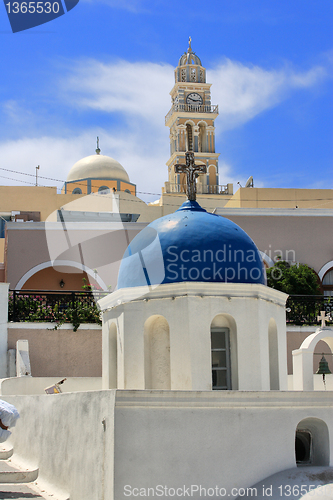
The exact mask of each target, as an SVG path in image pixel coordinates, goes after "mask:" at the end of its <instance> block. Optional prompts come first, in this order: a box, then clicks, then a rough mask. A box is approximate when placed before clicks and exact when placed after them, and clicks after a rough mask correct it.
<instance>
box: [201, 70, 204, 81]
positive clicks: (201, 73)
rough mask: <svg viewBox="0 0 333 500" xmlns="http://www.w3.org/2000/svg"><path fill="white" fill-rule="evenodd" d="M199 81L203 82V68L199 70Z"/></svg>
mask: <svg viewBox="0 0 333 500" xmlns="http://www.w3.org/2000/svg"><path fill="white" fill-rule="evenodd" d="M200 82H201V83H204V72H203V69H201V70H200Z"/></svg>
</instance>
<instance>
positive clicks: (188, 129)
mask: <svg viewBox="0 0 333 500" xmlns="http://www.w3.org/2000/svg"><path fill="white" fill-rule="evenodd" d="M186 146H187V151H193V129H192V125H191V124H190V123H187V124H186Z"/></svg>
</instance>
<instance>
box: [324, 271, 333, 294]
mask: <svg viewBox="0 0 333 500" xmlns="http://www.w3.org/2000/svg"><path fill="white" fill-rule="evenodd" d="M323 292H324V295H329V296H333V269H330V270H329V271H328V272H327V273H326V274H325V276H324V278H323Z"/></svg>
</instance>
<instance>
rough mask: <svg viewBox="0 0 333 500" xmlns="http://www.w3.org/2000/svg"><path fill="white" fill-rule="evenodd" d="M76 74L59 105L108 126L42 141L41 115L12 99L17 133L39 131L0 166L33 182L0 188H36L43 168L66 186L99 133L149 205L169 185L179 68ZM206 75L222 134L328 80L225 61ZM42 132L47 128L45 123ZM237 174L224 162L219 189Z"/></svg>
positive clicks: (86, 66)
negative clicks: (168, 123)
mask: <svg viewBox="0 0 333 500" xmlns="http://www.w3.org/2000/svg"><path fill="white" fill-rule="evenodd" d="M72 68H73V69H72V70H71V73H70V74H69V75H68V76H67V77H66V78H64V79H63V81H62V83H61V90H62V93H61V97H60V98H59V99H61V100H62V101H63V100H65V101H66V104H67V106H75V107H77V108H79V111H80V113H87V115H84V120H83V122H84V123H87V121H88V120H87V117H88V119H89V112H90V111H94V112H95V113H96V111H98V112H101V113H103V115H104V117H106V118H107V121H108V122H109V125H106V124H105V120H104V121H103V127H96V128H93V124H90V125H89V126H86V125H81V123H80V122H78V123H77V124H76V126H75V129H74V128H72V132H71V136H68V135H67V137H62V136H61V133H60V134H57V133H55V132H54V128H52V127H49V129H48V130H49V132H48V133H47V134H46V133H45V132H44V134H43V135H40V136H39V134H38V129H37V128H36V123H38V122H40V120H36V116H37V114H36V116H35V115H34V113H33V114H32V115H31V113H30V112H28V111H26V112H25V111H24V109H22V107H21V106H20V105H18V104H17V103H16V102H15V101H7V103H4V105H3V112H4V114H5V115H6V116H7V119H8V120H10V122H11V125H12V126H13V127H14V126H15V123H16V124H17V130H18V131H19V130H20V127H19V125H18V124H19V123H20V117H21V121H22V120H23V121H24V123H26V122H27V121H28V122H29V123H30V129H31V124H32V123H33V124H34V128H33V130H32V133H31V135H33V137H32V138H28V137H25V138H24V136H22V134H21V135H19V134H18V136H19V137H21V138H20V139H17V140H11V141H9V140H7V141H6V142H2V143H0V157H1V159H2V161H1V167H2V168H7V169H9V170H16V171H23V172H26V173H30V174H32V177H28V176H20V177H19V176H17V175H15V174H13V173H10V172H6V171H4V170H0V175H1V176H7V177H11V178H13V177H14V178H15V179H18V181H17V182H15V181H12V180H6V179H4V178H3V177H0V183H1V184H15V183H17V184H20V183H21V181H23V180H26V181H30V182H31V183H33V182H34V174H35V167H36V166H37V165H38V164H39V165H40V166H41V168H40V171H39V175H40V183H41V184H45V185H55V183H54V182H52V181H47V180H43V179H42V178H41V177H43V176H45V177H52V178H57V179H61V180H65V179H66V177H67V174H68V172H69V170H70V168H71V166H72V165H73V164H74V163H75V162H76V161H78V160H79V159H81V158H83V157H84V156H87V155H90V154H94V149H95V139H96V135H99V136H100V139H101V149H102V154H106V155H109V156H112V157H114V158H115V159H117V160H118V161H119V162H120V163H121V164H122V165H123V166H124V168H125V169H126V170H127V172H128V174H129V176H130V179H131V182H134V183H136V184H137V188H138V191H139V192H140V193H139V196H140V197H142V198H143V199H146V200H152V199H156V197H157V196H152V197H147V196H146V195H142V194H141V192H142V191H144V192H148V193H156V194H158V193H160V192H161V187H162V186H163V184H164V182H165V181H166V180H167V167H166V165H165V162H166V161H167V159H168V157H169V138H168V136H169V134H168V129H167V128H166V127H165V125H164V116H165V114H166V113H167V112H168V110H169V108H170V106H171V102H170V96H169V92H170V90H171V88H172V86H173V84H174V81H173V75H174V68H173V67H172V66H171V65H168V64H154V63H145V62H141V63H140V62H136V63H130V62H127V61H118V62H114V63H109V64H106V63H101V62H99V61H95V60H88V61H83V62H80V63H77V64H76V65H74V66H72ZM207 74H208V81H209V82H211V83H213V86H212V96H213V99H212V101H213V103H214V104H215V103H216V104H219V110H220V116H219V118H218V119H217V120H216V126H217V132H218V133H221V132H223V131H225V130H228V129H233V128H235V127H237V126H239V125H242V124H244V123H246V122H247V121H249V120H251V119H253V118H254V117H255V116H257V115H258V114H259V113H261V112H263V111H265V110H268V109H270V108H272V107H273V106H276V105H278V104H279V103H280V102H282V101H283V100H284V99H287V98H288V97H289V96H291V95H292V92H295V91H297V90H299V89H311V88H312V87H314V86H316V85H317V84H318V83H319V82H320V81H321V80H322V79H323V78H324V77H325V70H324V68H323V67H314V68H311V69H310V70H308V71H303V72H301V71H296V70H293V69H292V68H290V67H285V68H281V69H278V70H276V69H275V70H267V69H264V68H260V67H258V66H246V65H243V64H240V63H238V62H234V61H230V60H225V61H224V62H223V63H221V64H220V65H218V66H216V67H215V68H212V69H209V70H208V71H207ZM61 104H63V102H62V103H61ZM60 109H63V108H62V106H61V107H60ZM51 118H52V120H51ZM51 118H49V120H51V121H52V122H53V121H55V120H56V119H58V117H57V115H52V116H51ZM119 118H120V119H119ZM97 120H98V117H97ZM51 121H50V123H51ZM94 123H96V114H95V116H94ZM42 129H43V130H44V131H45V129H46V130H47V128H46V127H45V120H44V123H43V127H42ZM66 133H68V131H67V132H66ZM64 134H65V132H63V135H64ZM218 149H219V148H217V150H218ZM234 176H235V174H234V173H233V169H232V166H230V165H226V164H225V163H223V158H221V159H220V183H221V184H226V183H227V182H234V183H235V184H236V183H237V181H240V182H241V184H242V183H243V182H244V181H245V180H246V179H239V178H234ZM58 187H61V183H58Z"/></svg>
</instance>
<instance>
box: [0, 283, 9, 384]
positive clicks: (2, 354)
mask: <svg viewBox="0 0 333 500" xmlns="http://www.w3.org/2000/svg"><path fill="white" fill-rule="evenodd" d="M8 290H9V284H8V283H0V378H3V377H7V350H8V330H7V322H8Z"/></svg>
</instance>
